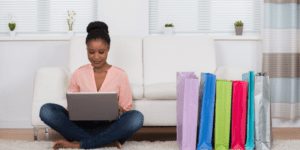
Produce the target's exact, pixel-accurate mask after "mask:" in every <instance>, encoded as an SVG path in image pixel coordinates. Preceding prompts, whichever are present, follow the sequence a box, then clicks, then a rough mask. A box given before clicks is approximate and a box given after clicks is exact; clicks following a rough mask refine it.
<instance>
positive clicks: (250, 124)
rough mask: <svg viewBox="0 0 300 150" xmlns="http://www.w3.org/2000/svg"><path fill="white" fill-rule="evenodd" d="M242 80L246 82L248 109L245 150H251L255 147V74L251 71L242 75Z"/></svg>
mask: <svg viewBox="0 0 300 150" xmlns="http://www.w3.org/2000/svg"><path fill="white" fill-rule="evenodd" d="M243 80H244V81H247V82H248V107H247V133H246V135H247V137H246V145H245V148H246V150H253V149H254V147H255V142H254V137H255V136H254V135H255V124H254V123H255V122H254V117H255V116H254V115H255V114H254V113H255V112H254V84H255V83H254V80H255V74H254V72H253V71H249V72H248V73H244V74H243Z"/></svg>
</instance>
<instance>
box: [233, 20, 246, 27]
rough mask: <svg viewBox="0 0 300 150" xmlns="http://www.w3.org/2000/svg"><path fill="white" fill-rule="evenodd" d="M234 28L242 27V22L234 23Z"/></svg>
mask: <svg viewBox="0 0 300 150" xmlns="http://www.w3.org/2000/svg"><path fill="white" fill-rule="evenodd" d="M234 26H235V27H242V26H244V23H243V22H242V20H237V21H235V22H234Z"/></svg>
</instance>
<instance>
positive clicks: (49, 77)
mask: <svg viewBox="0 0 300 150" xmlns="http://www.w3.org/2000/svg"><path fill="white" fill-rule="evenodd" d="M67 85H68V73H67V71H66V70H64V69H63V68H59V67H43V68H40V69H39V70H38V71H37V73H36V77H35V81H34V90H33V101H32V125H33V126H39V125H43V123H42V122H41V120H40V117H39V111H40V108H41V106H42V105H44V104H45V103H56V104H59V105H62V106H64V107H66V104H67V102H66V89H67Z"/></svg>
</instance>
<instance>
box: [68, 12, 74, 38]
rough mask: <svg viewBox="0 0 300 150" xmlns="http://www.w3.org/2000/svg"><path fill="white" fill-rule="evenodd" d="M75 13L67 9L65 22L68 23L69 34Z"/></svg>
mask: <svg viewBox="0 0 300 150" xmlns="http://www.w3.org/2000/svg"><path fill="white" fill-rule="evenodd" d="M75 15H76V13H75V11H73V10H68V17H67V23H68V31H69V34H73V25H74V22H75Z"/></svg>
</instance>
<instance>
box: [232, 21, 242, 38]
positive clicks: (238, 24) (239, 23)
mask: <svg viewBox="0 0 300 150" xmlns="http://www.w3.org/2000/svg"><path fill="white" fill-rule="evenodd" d="M234 27H235V34H236V35H242V34H243V27H244V23H243V22H242V21H241V20H237V21H235V22H234Z"/></svg>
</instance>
